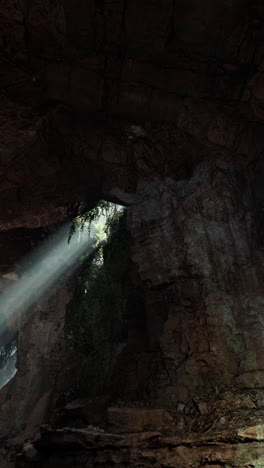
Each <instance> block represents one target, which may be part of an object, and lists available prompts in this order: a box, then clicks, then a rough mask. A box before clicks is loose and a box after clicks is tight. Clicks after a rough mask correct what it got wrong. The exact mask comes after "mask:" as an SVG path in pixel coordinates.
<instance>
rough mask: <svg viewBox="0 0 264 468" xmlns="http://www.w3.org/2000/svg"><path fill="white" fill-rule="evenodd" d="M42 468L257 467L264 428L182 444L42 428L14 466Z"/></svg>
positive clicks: (156, 437) (263, 459) (148, 436)
mask: <svg viewBox="0 0 264 468" xmlns="http://www.w3.org/2000/svg"><path fill="white" fill-rule="evenodd" d="M9 466H10V467H11V466H16V467H19V468H24V467H29V466H30V467H31V466H37V467H40V468H46V467H57V468H60V467H64V466H69V467H75V468H79V467H87V468H92V467H93V468H94V467H101V468H104V467H105V468H106V467H110V466H111V467H113V466H114V467H119V468H121V467H122V468H125V467H141V468H143V467H155V468H168V467H171V468H187V467H189V468H190V467H198V466H199V467H204V468H209V467H211V466H214V467H216V468H220V467H223V466H225V467H239V468H242V467H243V468H244V467H245V468H246V467H258V468H261V467H263V466H264V425H257V426H252V427H246V428H241V429H239V430H237V431H236V432H228V431H227V432H226V433H225V434H221V435H220V434H219V436H218V437H217V436H216V435H215V436H214V438H213V439H212V438H210V437H203V438H201V437H197V438H196V437H194V438H189V439H186V440H180V439H178V438H176V437H165V436H163V435H162V434H161V433H159V432H145V433H132V434H126V435H120V434H110V433H102V432H95V431H93V430H88V429H74V428H69V427H67V428H63V429H55V430H53V429H49V428H47V429H44V430H42V432H41V433H40V434H39V435H38V436H36V437H35V439H34V440H32V441H30V442H26V443H25V444H24V446H23V449H22V452H21V453H20V454H19V455H17V457H16V461H15V462H14V465H11V464H10V465H9Z"/></svg>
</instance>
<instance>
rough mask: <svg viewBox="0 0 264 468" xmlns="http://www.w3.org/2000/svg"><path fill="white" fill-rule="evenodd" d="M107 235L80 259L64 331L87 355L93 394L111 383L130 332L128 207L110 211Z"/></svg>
mask: <svg viewBox="0 0 264 468" xmlns="http://www.w3.org/2000/svg"><path fill="white" fill-rule="evenodd" d="M106 235H107V240H105V241H103V242H102V241H101V242H99V243H98V244H97V248H96V250H95V251H94V252H93V253H91V252H90V253H88V254H86V255H84V257H83V258H82V266H81V268H80V272H79V281H78V284H77V287H76V290H75V293H74V297H73V300H72V302H71V306H70V307H69V309H68V312H67V316H66V336H67V337H68V338H70V339H71V340H72V342H73V345H74V347H75V349H76V351H78V352H80V353H82V354H84V355H85V356H86V359H85V362H86V364H85V372H84V378H83V385H84V386H85V388H86V391H87V390H88V387H89V392H90V393H92V392H95V393H98V392H100V391H102V389H103V388H105V386H107V385H108V383H109V382H110V379H111V373H112V369H113V364H114V361H115V357H116V354H117V350H118V347H119V344H120V343H121V342H122V340H123V339H124V335H125V332H126V330H125V321H124V315H125V314H124V310H125V298H124V283H125V280H126V275H127V272H128V270H129V264H130V243H131V241H130V236H129V233H128V231H127V227H126V216H125V212H118V211H115V212H114V213H112V215H111V216H108V218H107V223H106ZM102 260H103V261H102ZM87 382H88V383H87Z"/></svg>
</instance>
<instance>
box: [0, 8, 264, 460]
mask: <svg viewBox="0 0 264 468" xmlns="http://www.w3.org/2000/svg"><path fill="white" fill-rule="evenodd" d="M263 19H264V9H263V5H262V2H261V1H258V0H252V1H250V2H248V1H246V0H227V1H224V2H223V1H220V0H215V1H214V2H212V1H209V0H204V1H203V4H202V6H201V2H200V1H198V0H192V1H191V0H187V1H185V2H182V1H178V0H176V1H174V0H162V1H160V2H154V1H148V0H141V1H138V0H133V1H132V0H126V1H125V0H120V1H119V0H118V1H115V2H109V1H107V0H104V1H93V0H89V1H86V2H84V1H83V0H75V1H74V2H73V1H72V0H65V1H63V2H62V1H60V0H55V1H52V2H51V1H48V0H45V1H39V0H36V1H34V2H31V1H28V0H27V1H26V0H8V1H6V2H2V4H1V5H0V23H1V28H0V29H1V32H0V48H1V50H0V62H1V75H0V88H1V93H0V101H1V105H0V109H1V110H0V123H1V125H0V126H1V137H0V145H1V157H0V181H1V184H0V207H1V215H0V231H1V232H0V256H1V258H0V270H1V274H4V273H6V272H12V271H14V265H15V264H17V263H18V262H19V260H20V259H21V257H23V256H24V255H25V254H26V253H27V252H28V251H29V250H30V249H31V248H32V243H31V242H30V238H28V237H27V234H26V233H28V229H32V231H34V229H35V228H37V227H40V226H49V225H52V224H54V223H58V224H59V223H62V222H64V221H65V220H67V219H69V218H72V217H74V216H75V215H76V214H78V213H80V212H82V211H84V210H87V209H88V208H89V207H91V206H93V204H94V203H95V202H96V200H98V199H99V198H105V199H107V200H109V201H116V202H119V203H122V204H124V205H126V206H128V225H129V229H130V232H131V235H132V238H133V250H132V257H133V261H134V265H135V269H136V270H137V279H136V280H135V278H134V280H133V281H134V282H133V284H131V290H132V291H133V292H134V293H135V294H134V295H135V296H136V298H134V299H132V294H130V296H129V297H128V304H129V314H130V317H131V316H133V313H134V316H135V317H136V318H135V319H134V321H133V320H130V330H129V335H128V340H127V343H125V346H124V347H123V349H122V351H121V352H120V356H119V361H118V365H117V369H116V373H117V375H118V378H119V382H120V388H119V394H118V395H116V394H115V395H110V396H109V395H107V396H106V400H105V402H109V404H108V403H107V404H106V403H105V404H102V400H100V401H101V403H100V404H99V400H98V402H97V403H96V404H98V408H99V406H100V405H101V406H100V411H99V410H98V415H99V416H98V419H96V418H95V419H94V420H93V418H91V420H89V419H90V416H89V414H90V413H89V411H90V410H89V404H91V403H89V404H88V403H87V402H86V404H85V405H84V407H85V408H86V409H85V410H82V412H85V418H86V421H85V424H86V426H87V425H89V426H91V425H93V424H95V425H96V424H102V427H103V430H105V431H106V432H105V433H102V432H100V431H99V432H98V433H96V432H95V431H87V428H86V429H85V428H83V427H82V429H79V430H77V429H74V428H68V429H67V428H66V429H65V428H64V429H63V428H61V426H60V429H58V428H53V429H48V430H45V431H42V433H41V435H40V436H39V437H37V438H36V439H32V441H31V442H30V443H29V442H28V443H27V445H26V446H24V448H23V449H22V448H21V446H22V439H23V438H28V437H33V436H34V435H35V434H36V432H37V431H38V427H39V425H40V424H42V423H43V422H44V423H46V422H53V423H54V419H52V417H51V419H50V415H51V413H52V411H51V409H54V406H53V405H55V403H54V402H55V400H56V398H57V397H59V395H60V394H61V395H63V393H64V392H65V389H66V388H67V384H66V380H67V379H66V377H65V371H64V370H63V369H65V368H66V363H67V361H68V362H69V361H70V359H71V356H70V355H69V354H68V350H67V348H66V344H65V340H64V333H63V326H64V325H63V324H64V316H65V306H66V303H67V301H68V300H69V296H68V292H67V291H66V290H65V289H64V288H60V287H59V288H58V289H54V294H53V295H52V300H51V302H49V301H48V302H46V303H42V304H40V305H38V306H37V308H35V310H34V314H33V315H32V316H31V318H30V320H29V321H27V322H25V323H23V324H20V325H19V327H18V328H19V332H20V333H19V341H18V357H19V367H18V372H17V374H16V376H15V378H14V380H12V381H11V382H10V383H9V384H8V386H6V387H5V388H4V389H3V390H2V391H1V392H0V406H1V417H0V429H1V437H2V439H1V440H2V442H4V440H5V439H6V438H7V437H9V436H10V433H12V434H14V435H15V434H17V437H18V439H16V440H15V441H13V445H12V443H10V442H8V443H9V444H11V445H8V443H7V445H6V447H5V448H4V450H6V451H5V452H3V456H5V459H7V458H8V457H9V461H10V464H11V465H10V466H12V464H13V465H14V463H15V462H14V460H11V458H12V456H11V455H12V454H13V451H14V452H16V444H17V445H19V444H20V447H19V450H20V449H21V450H22V455H21V457H19V458H18V459H17V461H16V463H17V464H18V466H32V464H33V466H34V464H35V465H36V466H43V467H46V466H47V467H48V466H52V467H54V466H58V467H59V466H67V465H68V466H76V467H77V466H78V467H79V466H87V467H90V466H97V465H98V466H99V465H100V466H101V467H107V466H114V465H116V466H119V467H120V468H121V467H129V466H131V467H132V466H138V467H139V466H141V467H149V466H156V467H157V468H158V467H163V468H165V467H168V466H170V467H177V468H185V467H186V468H187V467H192V468H196V467H197V468H198V467H200V466H204V467H209V466H216V467H217V466H219V467H220V466H233V467H239V468H248V467H255V468H260V467H261V466H263V465H264V453H263V427H262V422H263V416H264V413H263V411H264V392H263V388H264V361H263V348H264V344H263V343H264V321H263V311H264V295H263V278H264V271H263V268H264V258H263V235H264V228H263V226H264V218H263V209H264V190H263V175H264V163H263V148H264V139H263V135H264V122H263V119H264V111H263V101H264V72H263V64H264V47H263V37H264V30H263ZM71 372H73V374H72V375H73V376H74V375H75V374H74V372H75V371H73V369H71ZM79 377H80V376H79ZM21 394H23V399H22V400H21ZM111 398H112V399H114V400H115V399H116V400H117V401H111ZM64 403H67V402H66V401H65V402H64ZM68 403H69V402H68ZM70 403H71V404H72V406H73V408H74V404H75V409H76V405H77V407H78V404H79V405H80V402H79V403H78V404H77V403H76V402H75V403H74V402H70ZM96 404H95V407H96V411H95V414H96V415H97V409H98V408H97V406H96ZM62 406H63V405H62ZM107 406H108V408H107ZM78 408H79V411H81V410H80V407H78ZM65 411H66V413H67V411H68V416H67V417H69V412H71V411H69V407H68V410H67V408H65ZM73 412H74V411H73ZM102 413H103V416H102ZM83 414H84V413H83ZM97 421H100V422H97ZM22 430H23V431H24V432H23V434H21V431H22ZM111 431H112V432H111ZM149 431H151V432H152V433H151V434H150V433H149ZM132 432H133V433H136V435H135V434H134V435H131V433H132ZM19 433H20V438H19ZM8 434H9V435H8ZM120 434H122V435H120ZM10 454H11V455H10ZM4 463H6V461H5V462H4V461H3V466H4ZM27 464H30V465H27Z"/></svg>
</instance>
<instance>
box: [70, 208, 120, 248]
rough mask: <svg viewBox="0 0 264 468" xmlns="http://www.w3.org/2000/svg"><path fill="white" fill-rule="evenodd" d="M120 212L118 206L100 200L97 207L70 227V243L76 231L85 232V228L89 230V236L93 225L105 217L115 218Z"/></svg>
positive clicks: (78, 217) (79, 217)
mask: <svg viewBox="0 0 264 468" xmlns="http://www.w3.org/2000/svg"><path fill="white" fill-rule="evenodd" d="M117 211H118V209H117V205H115V204H114V203H111V202H107V201H105V200H100V201H99V202H98V203H97V204H96V205H95V207H94V208H93V209H92V210H90V211H87V212H86V213H83V214H82V215H80V216H77V217H76V218H75V219H74V220H73V221H72V224H71V226H70V231H69V237H68V243H70V241H71V238H72V236H73V234H75V232H76V230H79V231H81V232H82V231H83V230H84V229H85V228H87V229H88V232H89V234H90V233H91V225H92V223H95V222H97V224H98V222H99V220H100V218H101V217H105V218H106V219H109V218H111V217H113V216H114V214H115V213H116V212H117Z"/></svg>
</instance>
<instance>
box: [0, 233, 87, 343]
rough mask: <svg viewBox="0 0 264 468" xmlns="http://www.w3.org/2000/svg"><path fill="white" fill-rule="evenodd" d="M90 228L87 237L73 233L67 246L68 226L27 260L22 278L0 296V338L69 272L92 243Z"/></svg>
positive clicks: (85, 234)
mask: <svg viewBox="0 0 264 468" xmlns="http://www.w3.org/2000/svg"><path fill="white" fill-rule="evenodd" d="M93 229H94V226H93V225H92V226H91V233H90V236H88V233H87V231H84V232H83V233H80V232H76V233H75V234H73V236H72V238H71V241H70V243H68V235H69V225H68V224H67V225H65V226H64V227H63V228H61V229H60V230H59V231H58V232H57V233H56V234H54V235H53V236H52V237H51V238H50V239H48V240H47V241H46V242H45V243H44V245H42V246H41V247H40V248H38V249H36V251H35V252H34V253H32V254H31V255H30V256H29V258H27V259H26V262H24V267H23V270H24V271H25V273H24V274H23V276H22V277H21V278H20V279H18V280H17V281H14V284H12V286H11V287H9V288H8V289H7V290H6V291H4V292H3V293H2V295H1V296H0V337H1V336H3V334H4V333H5V332H6V329H7V327H8V328H10V326H11V327H12V326H13V324H15V323H16V322H17V320H18V319H19V317H20V316H21V314H24V313H25V312H26V311H27V310H28V309H29V308H30V307H31V306H32V305H33V304H34V303H35V302H36V301H37V300H38V299H39V297H41V296H43V295H44V294H48V292H49V289H50V287H51V286H52V285H53V284H54V283H55V282H56V280H58V279H59V278H61V277H65V275H68V274H70V273H72V271H73V270H74V267H76V265H77V264H78V259H79V258H80V256H81V254H82V253H83V252H84V251H85V250H87V249H88V248H89V246H90V245H91V244H92V242H93V241H92V237H93ZM0 342H1V338H0ZM0 344H1V343H0Z"/></svg>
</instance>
